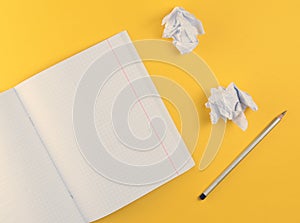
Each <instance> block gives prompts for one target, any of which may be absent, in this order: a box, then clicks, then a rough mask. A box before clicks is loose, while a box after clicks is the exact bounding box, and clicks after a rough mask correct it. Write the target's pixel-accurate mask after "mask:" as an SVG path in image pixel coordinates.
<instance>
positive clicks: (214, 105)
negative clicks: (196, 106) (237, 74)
mask: <svg viewBox="0 0 300 223" xmlns="http://www.w3.org/2000/svg"><path fill="white" fill-rule="evenodd" d="M205 105H206V107H207V108H210V109H211V112H210V118H211V122H212V123H213V124H216V123H217V122H218V120H219V119H220V118H222V119H223V120H224V121H225V122H226V120H227V119H229V120H232V121H233V122H234V123H235V124H237V125H238V126H239V127H240V128H241V129H242V130H244V131H245V130H246V129H247V127H248V121H247V119H246V116H245V114H244V111H245V109H246V108H247V107H249V108H251V109H252V110H253V111H257V109H258V108H257V105H256V104H255V102H254V101H253V99H252V97H251V96H250V95H249V94H247V93H246V92H244V91H241V90H240V89H239V88H238V87H237V86H236V85H235V84H234V83H231V84H230V85H229V86H228V87H227V88H223V87H218V88H212V89H211V96H210V97H209V98H208V102H207V103H206V104H205Z"/></svg>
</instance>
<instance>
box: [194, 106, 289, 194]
mask: <svg viewBox="0 0 300 223" xmlns="http://www.w3.org/2000/svg"><path fill="white" fill-rule="evenodd" d="M286 112H287V111H284V112H282V113H281V114H280V115H278V116H277V117H276V118H274V119H273V121H272V122H271V123H270V124H269V125H267V127H265V128H264V130H263V131H262V132H261V133H260V134H259V135H258V136H257V137H256V138H255V139H254V140H253V141H252V142H251V143H250V144H249V145H248V146H247V147H246V148H245V149H244V150H243V152H242V153H241V154H240V155H238V156H237V157H236V158H235V159H234V160H233V161H232V163H231V164H230V165H229V166H228V167H227V168H226V169H225V170H224V171H223V172H222V173H221V174H220V175H219V176H218V177H217V178H216V179H215V180H214V181H213V182H212V183H211V184H210V185H209V186H208V187H207V188H206V190H205V191H203V193H202V194H201V195H200V196H199V199H200V200H204V199H205V198H206V197H207V196H208V195H209V194H210V193H211V192H212V191H213V190H214V189H215V188H216V186H218V185H219V183H221V182H222V180H223V179H224V178H225V177H226V176H227V175H228V174H229V173H230V172H231V171H232V170H233V169H234V168H235V167H236V166H237V165H238V164H239V163H240V162H241V161H242V160H243V159H244V158H245V157H246V156H247V155H248V154H249V153H250V152H251V151H252V150H253V149H254V147H255V146H256V145H257V144H258V143H259V142H260V141H261V140H263V138H264V137H265V136H266V135H267V134H268V133H269V132H271V130H272V129H273V128H274V127H275V126H276V125H277V124H278V123H279V122H280V121H281V119H282V118H283V116H284V115H285V113H286Z"/></svg>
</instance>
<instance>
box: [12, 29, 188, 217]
mask: <svg viewBox="0 0 300 223" xmlns="http://www.w3.org/2000/svg"><path fill="white" fill-rule="evenodd" d="M124 44H125V45H126V44H128V46H126V47H125V48H122V47H121V48H120V46H122V45H124ZM138 59H139V57H138V55H137V53H136V51H135V49H134V47H133V45H132V44H131V41H130V38H129V36H128V34H127V33H126V32H121V33H119V34H117V35H115V36H113V37H111V38H109V39H107V40H105V41H103V42H100V43H99V44H97V45H95V46H93V47H91V48H89V49H87V50H85V51H83V52H81V53H79V54H76V55H75V56H73V57H70V58H69V59H67V60H64V61H62V62H60V63H58V64H56V65H54V66H52V67H50V68H49V69H47V70H45V71H43V72H41V73H39V74H37V75H35V76H33V77H32V78H30V79H28V80H27V81H25V82H23V83H21V84H20V85H18V86H17V87H16V89H17V91H18V93H19V95H20V98H21V99H22V101H23V103H24V105H25V107H26V109H27V110H28V111H29V113H30V114H31V116H32V120H33V122H34V123H35V126H36V128H37V129H38V131H39V133H40V135H41V137H42V139H43V141H44V143H45V145H46V147H47V148H48V151H49V153H50V154H51V157H52V158H53V160H54V161H55V163H56V165H57V167H58V169H59V171H60V173H61V175H62V176H63V179H64V181H65V183H66V184H67V186H68V188H69V190H70V191H71V193H72V195H73V196H74V200H75V201H76V203H77V204H78V206H79V208H80V210H81V212H82V213H83V215H84V216H85V217H86V218H87V219H88V220H89V221H94V220H96V219H99V218H101V217H104V216H106V215H108V214H110V213H112V212H114V211H116V210H118V209H119V208H121V207H123V206H125V205H127V204H128V203H130V202H132V201H134V200H136V199H137V198H139V197H141V196H143V195H145V194H146V193H148V192H150V191H152V190H153V189H155V188H157V187H159V186H160V185H162V184H164V183H166V182H167V181H169V180H171V179H173V178H175V177H176V176H178V175H180V174H182V173H184V172H185V171H187V170H188V169H190V168H191V167H192V166H193V165H194V162H193V160H192V159H191V157H190V156H189V154H188V156H187V153H188V150H187V148H186V147H185V145H184V143H183V140H182V138H181V137H180V135H179V133H178V132H177V129H176V127H175V125H174V124H173V122H172V120H171V118H170V116H169V114H168V112H167V110H166V108H165V106H164V105H163V102H162V101H161V99H160V98H158V97H144V98H142V97H140V96H141V95H139V94H140V93H143V92H144V90H145V92H147V89H150V90H149V92H150V93H151V92H152V93H157V92H156V90H155V87H154V85H153V83H152V82H151V81H149V75H148V73H147V71H146V69H145V67H144V66H143V63H141V62H138ZM129 62H133V63H129ZM101 63H103V64H104V65H103V64H102V65H101ZM110 67H113V69H112V70H111V71H112V73H111V74H110V75H109V76H108V78H106V79H105V80H103V75H106V73H105V72H108V71H109V69H108V68H110ZM95 74H96V76H94V77H95V78H96V79H97V78H100V79H97V80H95V81H92V80H89V79H88V78H89V77H90V76H89V75H91V76H92V75H95ZM97 75H99V76H97ZM101 78H102V79H101ZM143 78H146V79H147V78H148V79H147V80H146V81H145V82H143ZM140 79H141V80H142V82H141V84H137V85H136V86H134V85H135V82H134V81H135V80H140ZM97 88H98V89H97ZM81 91H82V92H85V93H86V92H89V91H91V92H90V93H91V94H87V95H84V97H83V93H80V92H81ZM96 91H98V92H96ZM95 92H96V93H97V94H95ZM145 92H144V93H145ZM149 92H148V93H149ZM124 95H125V96H126V97H125V98H122V97H124ZM94 96H95V97H94ZM127 96H128V97H127ZM135 97H136V100H135V101H134V103H133V104H132V105H131V106H130V107H129V110H130V111H129V112H128V111H126V109H124V108H125V107H126V105H124V106H125V107H123V108H122V106H123V104H124V103H125V102H124V101H126V100H127V99H128V98H132V99H134V98H135ZM91 103H93V108H92V109H90V110H84V109H86V108H88V107H89V106H90V105H91ZM118 106H121V108H120V109H116V108H119V107H118ZM82 109H83V110H82ZM91 110H92V111H91ZM81 112H83V113H81ZM84 112H87V113H84ZM90 112H92V113H90ZM124 114H125V115H124ZM120 117H127V120H126V122H122V120H121V119H120V120H118V118H120ZM157 117H159V119H160V121H159V120H158V122H157V123H156V121H157V120H156V119H155V118H157ZM74 119H75V120H74ZM90 121H93V124H92V125H88V126H86V125H87V123H89V122H90ZM114 121H115V122H114ZM152 122H153V125H156V124H157V126H160V125H164V126H165V128H166V131H165V132H164V133H162V132H160V129H156V130H155V129H152V126H151V125H152V124H151V123H152ZM149 123H150V124H149ZM127 125H128V126H129V127H127ZM91 126H92V127H93V128H94V130H95V131H94V132H93V131H91V133H90V132H89V131H90V129H89V127H91ZM85 127H88V129H87V130H86V131H85V129H84V128H85ZM123 129H126V130H128V131H122V130H123ZM155 131H157V132H156V133H154V132H155ZM116 132H117V133H116ZM128 132H130V134H129V135H126V134H127V133H128ZM96 135H97V136H98V137H99V139H101V140H100V141H101V146H103V148H105V151H104V150H101V149H100V146H99V147H97V146H95V143H94V141H93V140H97V139H95V137H92V136H96ZM149 135H151V136H152V137H150V138H149V140H148V141H147V143H148V144H149V145H153V148H151V149H149V150H147V148H141V147H143V146H144V145H145V144H146V143H143V142H144V141H143V140H144V139H146V138H147V137H148V136H149ZM156 136H161V138H160V137H156ZM127 139H132V140H133V142H134V143H135V145H136V148H129V147H130V145H128V144H130V143H132V141H130V142H127V141H126V140H127ZM135 139H137V140H135ZM95 142H96V141H95ZM179 144H180V146H178V145H179ZM94 147H95V148H94ZM177 147H178V148H177ZM176 148H177V149H176ZM140 149H145V150H144V151H141V150H140ZM100 152H102V153H100ZM101 154H102V155H107V154H109V155H107V157H108V158H109V159H111V161H109V159H103V156H102V155H101ZM173 154H176V155H173ZM171 156H173V158H171ZM184 157H185V158H184ZM182 159H186V160H182ZM183 161H184V162H183ZM105 162H107V163H105ZM112 163H115V164H116V165H112ZM182 163H184V165H180V164H182ZM117 164H118V165H119V164H120V166H122V167H124V168H119V167H118V165H117ZM152 164H153V168H152V169H151V168H149V169H148V166H151V165H152ZM156 164H157V165H156ZM160 164H161V165H160ZM103 165H104V168H103ZM105 165H107V166H105ZM134 166H139V168H144V169H145V171H144V172H139V171H136V170H137V169H136V168H134ZM105 167H107V168H105ZM155 167H158V168H155ZM101 168H102V169H101ZM172 169H174V174H172V175H170V176H169V175H168V176H167V175H166V176H167V177H165V178H163V179H161V180H160V181H157V179H158V178H159V176H160V175H162V174H163V173H164V171H166V172H168V171H171V170H172ZM141 173H142V174H141ZM134 174H140V175H139V177H140V178H141V179H139V177H137V178H136V179H135V178H134V177H133V176H134ZM148 179H149V181H148V182H147V183H145V182H146V181H147V180H148ZM135 180H136V182H135ZM139 180H141V181H140V182H141V184H140V185H137V184H138V183H139ZM151 180H153V182H152V183H151ZM128 182H129V183H128Z"/></svg>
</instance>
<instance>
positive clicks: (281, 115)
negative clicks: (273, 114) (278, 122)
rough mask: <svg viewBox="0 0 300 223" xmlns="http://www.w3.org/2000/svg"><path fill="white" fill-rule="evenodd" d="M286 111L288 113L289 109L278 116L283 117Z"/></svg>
mask: <svg viewBox="0 0 300 223" xmlns="http://www.w3.org/2000/svg"><path fill="white" fill-rule="evenodd" d="M285 113H287V110H285V111H284V112H282V113H281V114H280V115H279V116H278V117H279V118H282V117H283V116H284V115H285Z"/></svg>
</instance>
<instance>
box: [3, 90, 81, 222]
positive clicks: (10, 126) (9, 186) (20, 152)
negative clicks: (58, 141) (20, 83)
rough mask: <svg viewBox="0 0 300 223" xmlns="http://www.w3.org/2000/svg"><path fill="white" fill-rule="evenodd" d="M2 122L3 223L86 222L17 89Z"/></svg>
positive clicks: (8, 96) (7, 99) (6, 101)
mask: <svg viewBox="0 0 300 223" xmlns="http://www.w3.org/2000/svg"><path fill="white" fill-rule="evenodd" d="M0 123H1V124H0V222H6V223H16V222H30V223H41V222H42V223H54V222H55V223H67V222H69V223H84V222H85V221H84V220H83V218H82V216H81V214H80V212H79V210H78V208H77V207H76V205H75V203H74V202H73V200H72V198H71V197H70V194H69V193H68V191H67V189H66V187H65V185H64V183H63V182H62V180H61V178H60V177H59V175H58V172H57V171H56V169H55V167H54V165H53V163H52V161H51V159H50V157H49V156H48V153H47V151H46V149H45V147H44V146H43V144H42V143H41V141H40V138H39V136H38V135H37V133H36V131H35V129H34V127H33V125H32V123H31V122H30V119H29V117H28V115H27V113H26V111H25V110H24V108H23V106H22V104H21V103H20V100H19V99H18V97H17V95H16V93H15V91H14V89H12V90H9V91H6V92H4V93H1V94H0Z"/></svg>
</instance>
